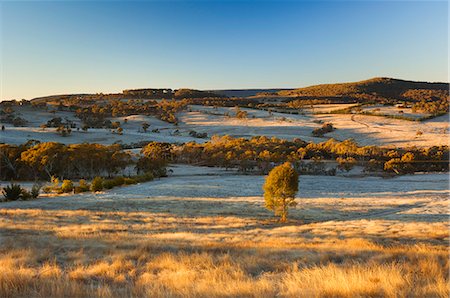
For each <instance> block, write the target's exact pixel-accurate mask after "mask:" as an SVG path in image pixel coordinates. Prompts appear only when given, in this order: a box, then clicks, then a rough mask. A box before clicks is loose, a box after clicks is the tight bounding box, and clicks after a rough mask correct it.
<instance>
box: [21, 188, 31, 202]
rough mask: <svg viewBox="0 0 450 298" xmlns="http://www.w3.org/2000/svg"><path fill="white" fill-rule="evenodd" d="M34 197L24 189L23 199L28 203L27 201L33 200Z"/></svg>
mask: <svg viewBox="0 0 450 298" xmlns="http://www.w3.org/2000/svg"><path fill="white" fill-rule="evenodd" d="M32 198H33V197H32V196H31V192H29V191H28V190H26V189H22V196H21V199H22V200H24V201H26V200H31V199H32Z"/></svg>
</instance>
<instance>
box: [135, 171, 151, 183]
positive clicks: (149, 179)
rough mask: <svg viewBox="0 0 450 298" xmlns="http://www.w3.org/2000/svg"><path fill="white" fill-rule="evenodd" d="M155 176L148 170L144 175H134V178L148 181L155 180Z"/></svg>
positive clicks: (138, 180) (139, 180)
mask: <svg viewBox="0 0 450 298" xmlns="http://www.w3.org/2000/svg"><path fill="white" fill-rule="evenodd" d="M154 178H155V177H154V176H153V174H152V173H150V172H147V173H145V174H143V175H138V176H135V177H134V179H135V180H136V181H137V182H147V181H151V180H153V179H154Z"/></svg>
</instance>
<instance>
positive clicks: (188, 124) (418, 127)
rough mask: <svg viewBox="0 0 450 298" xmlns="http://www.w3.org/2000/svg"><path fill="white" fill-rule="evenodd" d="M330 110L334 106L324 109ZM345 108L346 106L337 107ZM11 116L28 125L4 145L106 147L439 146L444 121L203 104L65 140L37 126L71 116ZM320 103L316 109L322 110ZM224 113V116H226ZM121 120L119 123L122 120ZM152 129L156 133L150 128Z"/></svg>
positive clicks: (23, 112)
mask: <svg viewBox="0 0 450 298" xmlns="http://www.w3.org/2000/svg"><path fill="white" fill-rule="evenodd" d="M330 106H332V107H334V108H336V107H335V106H336V105H330ZM343 106H345V107H347V106H348V105H343ZM15 109H16V112H17V115H19V116H20V117H22V118H24V119H26V120H27V121H28V124H27V126H25V127H13V126H12V125H9V124H6V130H5V131H3V132H1V134H0V138H1V141H2V142H4V143H9V144H23V143H25V142H27V141H28V140H39V141H41V142H61V143H65V144H76V143H82V142H88V143H99V144H112V143H122V144H131V143H136V142H141V141H157V142H171V143H183V142H189V141H196V142H198V143H201V142H205V140H206V139H200V138H193V137H191V136H190V135H189V132H190V131H192V130H194V131H196V132H206V133H207V134H208V137H211V136H212V135H214V134H217V135H230V136H234V137H246V138H248V137H252V136H261V135H264V136H268V137H277V138H281V139H294V138H300V139H302V140H305V141H312V142H323V141H325V140H327V139H329V138H334V139H336V140H339V141H343V140H346V139H350V138H353V139H354V140H355V141H356V142H357V143H358V144H359V145H381V146H402V147H408V146H439V145H448V144H449V142H448V133H449V121H448V120H449V119H448V116H441V117H437V118H434V119H431V120H427V121H422V122H415V121H407V120H398V119H389V118H385V117H381V116H380V117H377V116H365V115H351V114H322V115H320V114H319V115H312V114H310V113H306V114H305V115H294V114H293V115H291V114H282V113H272V114H269V113H268V112H267V111H263V110H258V109H242V110H244V111H246V112H248V119H237V118H236V117H233V115H234V114H235V110H234V108H217V109H215V108H212V107H207V106H197V105H191V106H189V111H185V112H182V113H179V115H178V116H179V119H180V123H179V125H178V126H175V125H173V124H170V123H167V122H163V121H161V120H159V119H156V118H155V117H152V116H142V115H132V116H128V117H118V118H110V120H111V121H119V122H120V123H121V127H122V128H123V135H119V134H117V133H113V132H111V130H110V129H89V130H88V131H87V132H84V131H81V130H80V131H77V130H73V131H72V133H71V135H70V136H67V137H62V136H60V135H58V134H57V133H56V131H55V130H56V129H55V128H46V129H42V128H40V125H42V124H45V123H47V121H48V120H50V119H52V118H54V117H61V118H62V119H65V118H67V119H69V120H72V121H73V122H74V123H75V124H76V125H77V126H78V127H80V120H79V119H77V118H76V117H75V116H74V114H73V113H72V112H66V111H55V113H49V112H46V111H36V110H33V109H32V108H30V107H15ZM323 109H324V107H323V105H319V106H318V110H317V111H320V110H323ZM227 115H229V116H227ZM125 118H126V119H127V122H126V123H125V122H124V119H125ZM144 122H146V123H148V124H150V127H149V129H148V131H147V132H145V133H144V132H143V131H142V123H144ZM326 122H329V123H332V124H333V126H334V127H335V128H336V130H334V131H333V132H331V133H328V134H326V135H325V136H324V137H321V138H318V137H313V136H312V135H311V133H312V131H313V130H314V129H316V128H319V127H321V126H322V124H321V123H326ZM154 129H158V133H155V132H152V130H154Z"/></svg>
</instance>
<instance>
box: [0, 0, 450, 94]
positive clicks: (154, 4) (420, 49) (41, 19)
mask: <svg viewBox="0 0 450 298" xmlns="http://www.w3.org/2000/svg"><path fill="white" fill-rule="evenodd" d="M0 1H1V0H0ZM0 5H1V29H2V36H1V39H0V41H1V54H2V55H1V63H2V64H1V66H2V71H1V82H2V84H1V86H2V90H1V92H2V94H1V98H3V99H12V98H17V99H20V98H27V99H29V98H33V97H37V96H43V95H50V94H63V93H95V92H104V93H107V92H120V91H121V90H123V89H127V88H143V87H168V88H181V87H188V88H197V89H226V88H272V87H278V88H284V87H302V86H307V85H312V84H319V83H331V82H345V81H358V80H363V79H368V78H371V77H376V76H386V77H395V78H401V79H411V80H424V81H448V4H447V2H446V1H442V2H429V1H428V2H409V1H400V2H389V1H375V2H372V1H361V2H351V1H332V2H313V1H289V2H285V1H283V2H280V1H277V2H275V1H273V2H271V1H264V2H258V1H246V2H243V1H241V2H238V1H236V2H234V1H224V2H220V1H191V2H188V1H165V2H162V1H147V2H146V1H134V2H125V1H122V2H120V1H116V2H112V1H103V2H80V1H73V2H66V1H63V2H58V1H50V2H42V1H36V2H33V1H31V2H2V3H0Z"/></svg>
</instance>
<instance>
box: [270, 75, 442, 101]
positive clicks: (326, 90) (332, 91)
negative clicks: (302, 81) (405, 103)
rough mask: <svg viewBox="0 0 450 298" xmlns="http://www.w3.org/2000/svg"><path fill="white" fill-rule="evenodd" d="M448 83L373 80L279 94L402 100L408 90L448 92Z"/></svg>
mask: <svg viewBox="0 0 450 298" xmlns="http://www.w3.org/2000/svg"><path fill="white" fill-rule="evenodd" d="M448 88H449V85H448V83H428V82H414V81H405V80H398V79H392V78H373V79H370V80H365V81H360V82H352V83H339V84H321V85H314V86H310V87H305V88H299V89H294V90H283V91H279V92H278V93H277V94H278V95H280V96H319V97H334V96H353V95H355V94H371V95H377V96H380V97H386V98H400V97H402V94H403V93H404V92H406V91H408V90H414V89H426V90H448Z"/></svg>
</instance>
